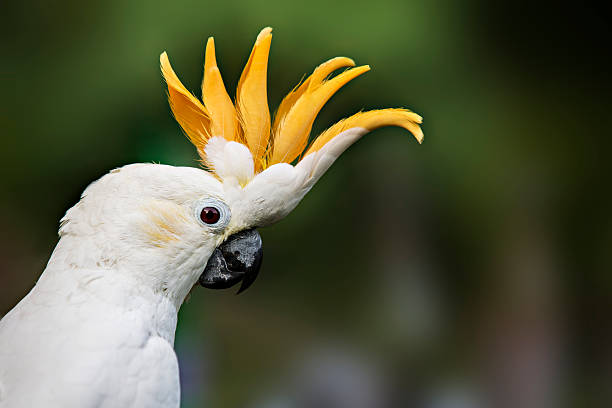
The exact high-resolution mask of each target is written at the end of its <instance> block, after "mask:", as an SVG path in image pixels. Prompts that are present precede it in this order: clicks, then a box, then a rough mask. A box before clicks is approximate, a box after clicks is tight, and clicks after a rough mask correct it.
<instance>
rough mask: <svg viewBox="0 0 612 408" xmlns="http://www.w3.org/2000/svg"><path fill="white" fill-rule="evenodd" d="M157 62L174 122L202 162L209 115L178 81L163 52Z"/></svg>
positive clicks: (207, 136)
mask: <svg viewBox="0 0 612 408" xmlns="http://www.w3.org/2000/svg"><path fill="white" fill-rule="evenodd" d="M159 60H160V64H161V70H162V74H163V76H164V79H165V80H166V83H167V84H168V101H169V102H170V109H172V113H173V114H174V117H175V118H176V121H177V122H178V123H179V125H181V127H182V128H183V131H184V132H185V134H186V135H187V137H188V138H189V140H191V143H193V145H194V146H195V147H196V148H197V150H198V153H199V154H200V157H201V158H202V159H203V160H204V159H205V153H204V147H205V146H206V142H207V140H208V138H209V137H210V131H209V129H210V114H209V113H208V111H207V110H206V108H205V107H204V105H202V103H201V102H200V101H199V100H198V99H197V98H196V97H195V96H193V95H192V94H191V92H189V91H188V90H187V88H185V86H184V85H183V84H182V83H181V81H180V80H179V79H178V77H177V76H176V74H175V73H174V70H173V69H172V66H171V65H170V61H169V60H168V55H167V54H166V53H165V52H164V53H162V54H161V55H160V57H159Z"/></svg>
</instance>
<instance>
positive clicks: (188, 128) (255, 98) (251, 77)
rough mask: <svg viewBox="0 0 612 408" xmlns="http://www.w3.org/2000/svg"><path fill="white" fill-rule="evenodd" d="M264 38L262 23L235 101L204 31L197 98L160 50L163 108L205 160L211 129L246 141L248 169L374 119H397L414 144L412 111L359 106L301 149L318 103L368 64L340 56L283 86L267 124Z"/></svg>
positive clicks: (267, 34)
mask: <svg viewBox="0 0 612 408" xmlns="http://www.w3.org/2000/svg"><path fill="white" fill-rule="evenodd" d="M271 41H272V29H271V28H270V27H266V28H264V29H263V30H262V31H261V32H260V33H259V35H258V36H257V40H256V41H255V45H254V46H253V50H252V51H251V55H250V56H249V59H248V61H247V63H246V66H245V67H244V70H243V71H242V75H241V76H240V80H239V82H238V87H237V90H236V100H235V104H234V103H232V100H231V98H230V97H229V95H228V94H227V91H226V89H225V85H224V84H223V79H222V78H221V73H220V72H219V68H218V67H217V61H216V57H215V44H214V40H213V38H212V37H210V38H209V39H208V42H207V44H206V54H205V58H204V79H203V81H202V102H201V101H200V100H198V99H197V98H196V97H195V96H193V95H192V94H191V93H190V92H189V91H188V90H187V89H186V88H185V86H183V84H182V83H181V81H180V80H179V79H178V77H177V76H176V74H175V73H174V71H173V69H172V67H171V66H170V62H169V60H168V55H167V54H166V53H165V52H164V53H163V54H161V56H160V62H161V69H162V73H163V76H164V78H165V80H166V83H167V85H168V99H169V102H170V107H171V109H172V112H173V114H174V117H175V118H176V120H177V121H178V123H179V124H180V125H181V127H182V128H183V130H184V132H185V134H186V135H187V137H189V139H190V140H191V142H192V143H193V144H194V145H195V147H196V148H197V150H198V153H199V155H200V157H201V159H202V161H203V162H204V163H207V159H206V152H205V147H206V144H207V143H208V139H210V138H211V137H213V136H220V137H223V138H224V139H226V140H228V141H235V142H239V143H242V144H244V145H246V146H247V147H248V148H249V150H250V152H251V154H252V156H253V160H254V164H255V171H256V172H260V171H262V170H263V169H265V168H266V167H269V166H271V165H273V164H276V163H282V162H284V163H291V162H293V161H294V160H295V159H296V158H297V157H298V156H300V155H301V154H302V153H304V152H306V155H308V154H310V153H313V152H316V151H318V150H319V149H321V147H323V146H324V145H325V144H326V143H327V142H329V141H330V140H332V139H333V138H334V137H335V136H337V135H338V134H339V133H341V132H343V131H344V130H348V129H351V128H355V127H360V128H365V129H366V130H374V129H376V128H379V127H382V126H400V127H403V128H405V129H406V130H408V131H410V132H411V133H412V134H413V135H414V136H415V137H416V139H417V140H418V141H419V143H420V142H421V141H422V139H423V132H422V131H421V128H420V126H419V124H420V123H421V122H422V118H421V117H420V116H419V115H417V114H416V113H414V112H411V111H409V110H407V109H381V110H373V111H368V112H360V113H357V114H355V115H353V116H351V117H349V118H346V119H344V120H342V121H340V122H338V123H336V124H335V125H333V126H332V127H330V128H329V129H327V130H326V131H324V132H323V133H322V134H321V135H319V136H318V137H317V138H316V139H315V140H314V142H313V143H312V144H311V145H310V147H309V148H308V149H307V146H308V139H309V136H310V130H311V128H312V125H313V122H314V120H315V118H316V116H317V114H318V113H319V111H320V110H321V108H322V107H323V105H325V103H326V102H327V101H328V100H329V99H330V98H331V97H332V96H333V95H334V93H336V91H338V90H339V89H340V88H341V87H342V86H344V85H345V84H346V83H348V82H349V81H350V80H352V79H354V78H356V77H357V76H359V75H361V74H363V73H364V72H367V71H369V70H370V67H369V66H367V65H364V66H361V67H354V66H355V63H354V62H353V60H351V59H350V58H345V57H337V58H332V59H331V60H329V61H327V62H324V63H323V64H321V65H319V66H318V67H317V68H316V69H315V70H314V72H313V73H312V75H310V76H309V77H308V78H307V79H306V80H305V81H303V82H302V83H301V84H299V85H298V86H296V87H295V88H294V89H293V90H292V91H291V92H289V94H288V95H287V96H286V97H285V98H284V99H283V101H282V102H281V104H280V106H279V108H278V110H277V113H276V116H275V118H274V122H273V123H271V120H270V111H269V109H268V97H267V82H266V81H267V70H268V54H269V51H270V43H271ZM348 67H351V68H350V69H347V70H345V71H344V72H342V73H341V74H339V75H336V76H334V77H333V78H329V76H330V75H331V74H332V73H333V72H334V71H336V70H338V69H340V68H348Z"/></svg>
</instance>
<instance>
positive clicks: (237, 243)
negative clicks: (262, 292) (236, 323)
mask: <svg viewBox="0 0 612 408" xmlns="http://www.w3.org/2000/svg"><path fill="white" fill-rule="evenodd" d="M262 259H263V249H262V242H261V236H260V235H259V233H258V232H257V230H255V229H250V230H245V231H240V232H237V233H236V234H234V235H231V236H230V237H229V238H227V239H226V240H225V241H224V242H223V243H222V244H221V245H219V246H218V247H217V248H215V250H214V251H213V253H212V254H211V256H210V258H209V259H208V262H207V264H206V268H204V272H203V273H202V275H200V279H199V282H200V285H202V286H204V287H205V288H209V289H225V288H229V287H231V286H234V285H235V284H236V283H238V282H240V281H242V285H241V286H240V289H239V290H238V293H240V292H243V291H244V290H246V289H247V288H248V287H249V286H251V284H252V283H253V282H254V281H255V278H257V274H258V273H259V268H260V266H261V261H262Z"/></svg>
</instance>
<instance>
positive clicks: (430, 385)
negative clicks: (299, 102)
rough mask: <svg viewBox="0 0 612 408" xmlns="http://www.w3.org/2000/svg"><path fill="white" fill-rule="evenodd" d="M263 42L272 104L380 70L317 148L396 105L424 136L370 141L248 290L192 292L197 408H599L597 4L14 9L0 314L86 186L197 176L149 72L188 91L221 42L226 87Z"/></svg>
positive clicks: (187, 334)
mask: <svg viewBox="0 0 612 408" xmlns="http://www.w3.org/2000/svg"><path fill="white" fill-rule="evenodd" d="M267 25H270V26H272V27H273V28H274V40H273V43H272V50H271V56H270V68H269V100H270V105H271V107H272V108H274V107H275V106H277V105H278V103H279V102H280V100H281V98H282V97H283V95H284V94H285V93H286V92H288V91H289V90H290V89H291V88H292V87H293V86H294V85H295V84H296V83H297V81H298V80H299V79H300V78H302V76H303V75H304V74H307V73H310V72H311V71H312V69H313V68H314V67H315V66H316V65H317V64H319V63H320V62H322V61H324V60H326V59H328V58H330V57H334V56H337V55H346V56H350V57H352V58H354V59H355V60H356V61H357V63H358V64H370V65H371V66H372V68H373V69H372V71H371V72H369V73H367V74H366V75H364V76H362V77H360V78H358V79H356V80H354V81H353V82H351V83H350V84H349V85H348V86H346V88H345V89H343V90H342V91H340V92H339V93H338V94H337V95H336V96H335V97H334V98H332V100H331V101H330V102H329V103H328V104H327V105H326V106H325V108H324V109H323V111H322V113H321V114H320V115H319V118H318V119H317V121H316V122H315V128H314V131H313V134H316V133H317V132H319V131H321V130H322V129H324V128H326V127H327V126H329V125H330V124H331V123H333V122H335V121H336V120H338V119H340V118H342V117H345V116H348V115H349V114H352V113H354V112H356V111H358V110H360V109H369V108H378V107H394V106H403V107H408V108H410V109H412V110H414V111H416V112H418V113H420V114H421V115H423V116H424V118H425V124H424V130H425V135H426V137H425V142H424V143H423V145H420V146H419V145H418V144H417V143H416V142H415V141H414V140H413V139H412V138H411V137H410V135H409V134H407V133H406V132H404V131H402V130H400V129H395V128H394V129H383V130H378V131H376V132H374V133H372V134H370V135H369V136H367V137H365V138H364V139H363V140H361V141H360V142H359V143H357V144H356V145H355V146H353V147H352V148H351V149H349V151H347V152H346V153H345V155H344V156H343V157H341V158H340V159H339V161H338V162H337V163H336V164H335V165H334V166H333V167H332V169H331V171H330V172H329V173H328V174H327V175H326V176H325V177H324V178H323V179H322V180H321V181H320V182H319V183H318V185H317V186H316V187H315V188H314V189H313V191H312V192H311V193H310V194H309V195H308V196H307V197H306V198H305V200H304V201H303V202H302V203H301V204H300V205H299V206H298V208H297V209H296V210H295V211H294V212H293V213H292V214H291V215H289V216H288V217H287V218H286V219H285V220H284V221H282V222H280V223H279V224H277V225H274V226H271V227H268V228H265V229H263V230H262V231H261V233H262V236H263V239H264V245H265V252H266V256H265V262H264V265H263V269H262V272H261V274H260V277H259V278H258V280H257V282H256V283H255V284H254V286H253V287H252V288H251V289H249V290H248V291H247V292H246V293H244V294H241V295H240V296H235V295H234V290H228V291H221V292H213V291H209V290H205V289H202V288H200V289H197V290H195V291H194V292H193V294H192V296H191V298H190V299H189V300H188V302H187V303H186V305H184V307H183V309H182V310H181V315H180V322H179V326H178V332H177V338H176V349H177V353H178V355H179V359H180V362H181V376H182V379H181V380H182V382H183V406H185V407H200V406H211V407H246V408H260V407H261V408H264V407H265V408H272V407H274V408H281V407H282V408H285V407H286V408H293V407H295V408H298V407H300V408H301V407H320V408H335V407H338V408H340V407H351V408H360V407H428V408H477V407H502V408H504V407H527V408H531V407H534V408H535V407H539V408H547V407H587V406H588V407H604V406H605V407H608V406H610V404H611V402H612V346H611V344H612V318H611V313H610V312H612V307H611V306H612V302H611V293H612V274H611V272H612V267H611V255H612V254H611V247H612V218H611V217H610V208H611V204H612V195H611V193H610V176H611V175H612V172H611V164H610V163H611V161H610V160H609V153H610V147H611V142H610V129H611V128H612V126H611V125H612V123H611V122H612V121H611V119H610V116H611V115H610V113H609V110H610V99H609V98H608V96H607V95H609V91H610V82H609V81H608V72H609V71H610V70H609V68H610V66H609V63H608V62H607V59H606V56H607V54H609V51H610V48H609V32H610V20H609V19H608V17H607V16H605V15H604V14H603V13H602V10H598V9H595V8H592V7H590V6H588V5H586V4H584V3H580V5H579V4H573V5H572V7H571V8H564V7H561V5H560V4H558V3H552V2H551V3H534V2H522V1H518V2H517V1H512V2H510V1H501V2H488V1H478V0H466V1H462V2H455V1H449V0H434V1H422V2H419V1H401V0H397V1H390V0H384V1H383V0H379V1H377V2H371V1H352V2H346V3H345V2H332V1H322V0H311V1H308V2H288V1H279V0H270V1H266V2H246V1H244V2H232V1H222V2H219V1H217V2H212V1H174V2H168V1H148V2H144V1H134V0H106V1H87V2H83V1H59V2H48V1H42V0H40V1H22V2H17V1H14V2H2V4H1V5H0V31H1V33H2V34H1V38H0V44H1V50H2V52H1V54H0V61H1V63H0V78H1V80H2V98H1V102H0V103H1V109H0V132H1V137H2V139H1V142H2V160H0V166H1V171H0V179H1V180H2V188H1V190H0V225H1V226H2V228H1V231H2V234H0V316H1V315H4V314H5V313H6V312H7V311H8V310H9V309H10V308H11V307H13V306H14V305H15V304H16V302H18V300H19V299H20V298H21V297H23V296H24V295H25V294H26V293H27V292H28V290H29V289H30V288H31V287H32V285H34V283H35V282H36V279H37V277H38V276H39V274H40V272H41V271H42V270H43V268H44V266H45V263H46V261H47V259H48V256H49V254H50V253H51V251H52V249H53V247H54V245H55V243H56V240H57V235H56V231H57V227H58V220H59V219H60V217H61V216H62V215H63V213H64V212H65V211H66V210H67V209H68V208H69V207H70V206H71V205H73V204H74V203H75V202H76V201H77V200H78V197H79V194H80V193H81V191H82V190H83V189H84V188H85V187H86V186H87V184H88V183H90V182H91V181H93V180H95V179H97V178H98V177H100V176H102V175H103V174H104V173H105V172H107V171H108V170H109V169H112V168H115V167H118V166H121V165H124V164H128V163H132V162H151V161H155V162H161V163H167V164H173V165H196V161H195V159H196V155H195V152H194V149H192V147H191V146H190V145H189V143H188V142H187V140H186V139H185V138H184V137H183V136H182V135H181V132H180V130H179V127H178V125H177V124H176V123H175V121H174V120H173V119H172V117H171V115H170V113H169V109H168V106H167V102H166V98H165V89H164V84H163V81H162V79H161V75H160V72H159V65H158V64H159V62H158V57H159V54H160V53H161V52H162V51H164V50H167V51H168V52H169V55H170V57H171V60H172V62H173V65H174V68H175V69H176V71H177V72H178V73H179V76H180V77H181V79H182V80H183V82H184V83H185V84H186V85H187V86H188V88H190V89H192V90H197V89H199V83H200V80H201V75H202V63H203V52H204V44H205V40H206V38H207V37H208V36H210V35H214V36H215V39H216V43H217V56H218V60H219V63H220V67H221V70H222V73H223V75H224V79H225V82H226V85H227V86H228V89H229V90H230V92H231V93H233V92H234V90H235V84H236V82H237V79H238V77H239V75H240V72H241V69H242V67H243V64H244V63H245V61H246V59H247V57H248V55H249V52H250V48H251V46H252V43H253V41H254V39H255V36H256V35H257V33H258V31H259V30H260V29H261V28H262V27H265V26H267ZM198 94H199V93H198Z"/></svg>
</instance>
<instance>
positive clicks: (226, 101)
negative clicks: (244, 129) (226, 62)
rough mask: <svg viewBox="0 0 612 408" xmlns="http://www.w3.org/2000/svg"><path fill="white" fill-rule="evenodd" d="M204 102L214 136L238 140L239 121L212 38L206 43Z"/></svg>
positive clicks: (203, 84)
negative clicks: (222, 76)
mask: <svg viewBox="0 0 612 408" xmlns="http://www.w3.org/2000/svg"><path fill="white" fill-rule="evenodd" d="M202 100H203V101H204V106H205V107H206V109H207V110H208V112H210V118H211V129H210V133H211V135H212V136H222V137H224V138H225V139H227V140H229V141H232V140H236V133H237V128H238V120H237V118H236V109H235V108H234V104H233V103H232V100H231V98H230V97H229V95H228V94H227V91H226V90H225V85H224V84H223V78H221V72H220V71H219V67H218V66H217V59H216V57H215V41H214V39H213V38H212V37H210V38H209V39H208V42H207V43H206V54H205V57H204V79H203V80H202Z"/></svg>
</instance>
